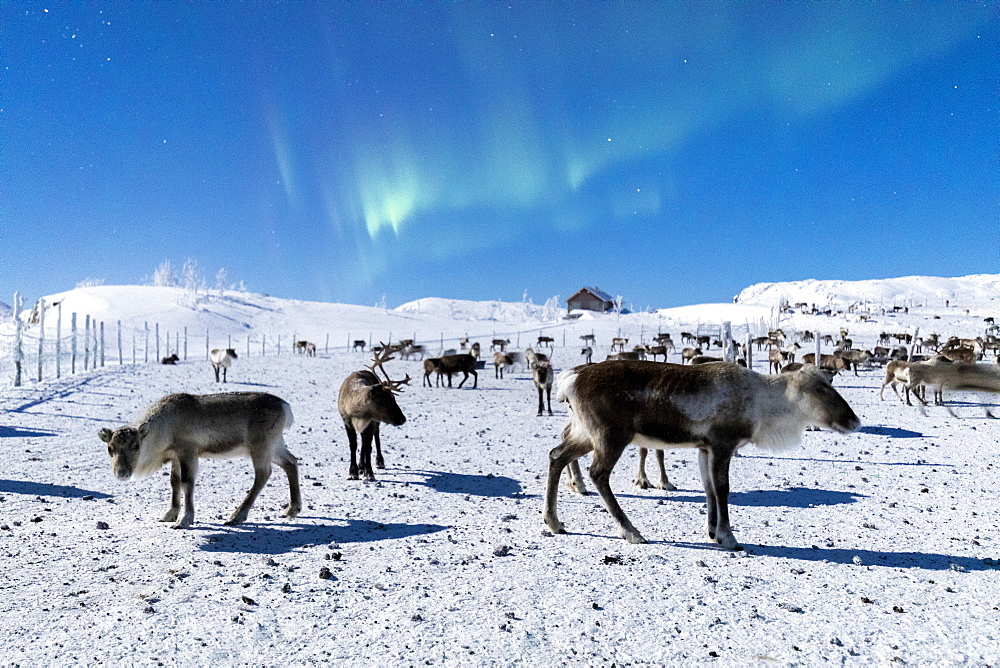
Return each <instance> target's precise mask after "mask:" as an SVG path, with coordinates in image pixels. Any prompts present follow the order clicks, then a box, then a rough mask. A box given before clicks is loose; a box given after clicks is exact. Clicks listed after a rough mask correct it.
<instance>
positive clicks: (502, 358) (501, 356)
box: [493, 352, 517, 378]
mask: <svg viewBox="0 0 1000 668" xmlns="http://www.w3.org/2000/svg"><path fill="white" fill-rule="evenodd" d="M516 361H517V358H516V357H515V356H514V353H501V352H496V353H493V372H494V374H496V377H497V378H503V370H504V369H505V368H506V367H509V366H514V362H516Z"/></svg>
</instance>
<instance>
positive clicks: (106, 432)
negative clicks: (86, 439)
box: [97, 427, 111, 443]
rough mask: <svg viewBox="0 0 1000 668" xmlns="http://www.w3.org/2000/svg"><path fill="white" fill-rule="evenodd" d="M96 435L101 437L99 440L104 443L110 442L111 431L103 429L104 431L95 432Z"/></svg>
mask: <svg viewBox="0 0 1000 668" xmlns="http://www.w3.org/2000/svg"><path fill="white" fill-rule="evenodd" d="M97 435H98V436H100V437H101V440H102V441H104V442H105V443H110V442H111V430H110V429H108V428H107V427H105V428H104V429H102V430H100V431H99V432H97Z"/></svg>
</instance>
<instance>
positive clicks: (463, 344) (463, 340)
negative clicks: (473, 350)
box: [458, 337, 469, 350]
mask: <svg viewBox="0 0 1000 668" xmlns="http://www.w3.org/2000/svg"><path fill="white" fill-rule="evenodd" d="M458 347H459V349H460V350H465V349H466V348H468V347H469V339H468V338H465V337H463V338H461V339H459V340H458Z"/></svg>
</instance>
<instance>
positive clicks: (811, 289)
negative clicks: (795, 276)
mask: <svg viewBox="0 0 1000 668" xmlns="http://www.w3.org/2000/svg"><path fill="white" fill-rule="evenodd" d="M998 300H1000V274H977V275H974V276H962V277H959V278H939V277H934V276H906V277H903V278H884V279H874V280H867V281H817V280H807V281H793V282H786V283H757V284H755V285H751V286H750V287H748V288H746V289H745V290H743V291H742V292H741V293H740V294H739V296H738V297H737V301H738V302H739V303H740V304H760V305H768V306H775V305H777V304H780V303H782V302H785V303H788V304H796V303H804V304H810V305H812V304H815V305H816V306H817V307H819V308H821V309H826V308H837V309H847V308H848V307H851V306H856V307H865V308H871V309H883V308H884V309H891V308H893V307H894V306H900V307H910V308H912V307H921V306H932V307H945V305H946V303H947V306H948V307H952V308H961V309H969V310H970V311H974V312H977V313H979V312H982V311H985V310H989V311H992V310H993V309H996V308H997V307H998V306H1000V301H998Z"/></svg>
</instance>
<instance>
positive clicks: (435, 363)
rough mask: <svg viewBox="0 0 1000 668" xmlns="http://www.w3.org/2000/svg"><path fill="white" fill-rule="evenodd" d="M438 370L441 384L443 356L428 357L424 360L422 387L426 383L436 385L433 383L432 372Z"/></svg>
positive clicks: (438, 380) (429, 385)
mask: <svg viewBox="0 0 1000 668" xmlns="http://www.w3.org/2000/svg"><path fill="white" fill-rule="evenodd" d="M435 371H436V372H437V379H436V380H437V385H438V387H440V385H441V358H440V357H428V358H427V359H425V360H424V382H423V383H421V384H420V386H421V387H424V386H425V385H426V386H427V387H434V386H433V385H431V374H432V373H434V372H435Z"/></svg>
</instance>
